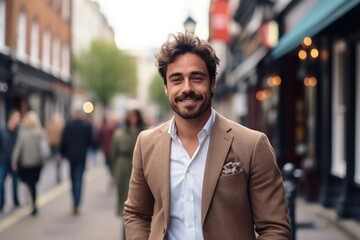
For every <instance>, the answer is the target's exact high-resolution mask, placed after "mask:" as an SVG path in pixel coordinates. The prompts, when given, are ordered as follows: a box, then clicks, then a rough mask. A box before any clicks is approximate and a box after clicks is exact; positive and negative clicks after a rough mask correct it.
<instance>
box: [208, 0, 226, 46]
mask: <svg viewBox="0 0 360 240" xmlns="http://www.w3.org/2000/svg"><path fill="white" fill-rule="evenodd" d="M229 25H230V11H229V3H228V1H227V0H217V1H212V2H211V10H210V40H217V41H224V42H228V41H229V40H230V34H229Z"/></svg>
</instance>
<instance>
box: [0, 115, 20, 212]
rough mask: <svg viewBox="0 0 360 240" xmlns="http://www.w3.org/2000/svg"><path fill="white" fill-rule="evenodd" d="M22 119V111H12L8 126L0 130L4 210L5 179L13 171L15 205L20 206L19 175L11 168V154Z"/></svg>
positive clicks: (0, 185)
mask: <svg viewBox="0 0 360 240" xmlns="http://www.w3.org/2000/svg"><path fill="white" fill-rule="evenodd" d="M20 120H21V119H20V112H19V111H17V110H13V111H11V112H10V114H9V118H8V121H7V125H6V128H5V129H2V130H1V131H0V211H3V207H4V203H5V180H6V176H7V175H8V173H11V177H12V192H13V202H14V207H18V206H19V198H18V192H17V191H18V190H17V186H18V177H17V173H16V172H15V171H13V170H12V169H11V155H12V152H13V150H14V146H15V142H16V138H17V135H18V129H19V125H20Z"/></svg>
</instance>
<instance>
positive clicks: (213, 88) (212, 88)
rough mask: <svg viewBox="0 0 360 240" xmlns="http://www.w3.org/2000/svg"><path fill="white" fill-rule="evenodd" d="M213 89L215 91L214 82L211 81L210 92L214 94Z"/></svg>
mask: <svg viewBox="0 0 360 240" xmlns="http://www.w3.org/2000/svg"><path fill="white" fill-rule="evenodd" d="M215 89H216V81H215V80H213V81H212V82H211V92H212V93H214V92H215Z"/></svg>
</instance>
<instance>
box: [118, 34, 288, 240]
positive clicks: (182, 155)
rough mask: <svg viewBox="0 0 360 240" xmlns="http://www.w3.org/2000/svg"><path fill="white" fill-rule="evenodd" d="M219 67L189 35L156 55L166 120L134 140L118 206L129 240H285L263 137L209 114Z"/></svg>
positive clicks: (207, 48)
mask: <svg viewBox="0 0 360 240" xmlns="http://www.w3.org/2000/svg"><path fill="white" fill-rule="evenodd" d="M219 63H220V60H219V58H218V57H217V56H216V53H215V51H214V49H213V48H212V46H211V45H210V44H209V43H208V42H207V41H205V40H200V39H199V38H198V37H197V36H196V35H194V34H189V33H178V34H177V35H170V37H169V39H168V41H166V42H165V43H164V44H163V45H162V46H161V48H160V49H159V52H158V53H157V55H156V66H157V67H158V71H159V73H160V75H161V77H162V79H163V83H164V86H163V88H164V90H165V94H166V95H167V97H168V100H169V104H170V106H171V108H172V110H173V113H174V116H173V117H172V119H171V120H169V121H167V122H166V123H164V124H161V125H159V126H158V127H155V128H152V129H150V130H145V131H143V132H141V133H140V134H139V137H138V139H137V142H136V146H135V150H134V155H133V162H132V165H133V167H132V173H131V179H130V185H129V194H128V198H127V200H126V202H125V206H124V219H125V226H126V238H127V239H128V240H130V239H149V240H151V239H186V240H195V239H208V240H209V239H216V240H217V239H226V240H231V239H246V240H250V239H256V238H258V239H283V240H285V239H290V225H289V218H288V209H287V204H286V200H285V193H284V186H283V181H282V176H281V172H280V170H279V168H278V166H277V164H276V159H275V155H274V150H273V148H272V147H271V145H270V142H269V140H268V138H267V137H266V135H265V134H263V133H260V132H258V131H254V130H251V129H248V128H246V127H244V126H242V125H240V124H238V123H235V122H233V121H230V120H229V119H226V118H225V117H223V116H222V115H220V114H219V113H217V112H216V111H215V110H214V109H213V108H212V106H211V101H212V97H213V94H214V91H215V87H216V74H217V72H216V71H217V70H216V69H217V66H218V65H219Z"/></svg>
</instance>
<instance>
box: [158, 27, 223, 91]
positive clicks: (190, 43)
mask: <svg viewBox="0 0 360 240" xmlns="http://www.w3.org/2000/svg"><path fill="white" fill-rule="evenodd" d="M185 53H193V54H196V55H198V56H199V57H200V58H201V59H202V60H203V61H204V62H205V64H206V67H207V69H208V72H209V78H210V81H211V82H212V81H215V79H216V75H217V71H216V68H217V66H218V65H219V63H220V60H219V58H218V57H217V56H216V53H215V50H214V49H213V48H212V46H211V45H210V43H209V42H207V41H205V40H201V39H199V37H197V36H196V35H194V34H191V33H178V34H177V35H175V34H170V35H169V37H168V40H167V41H166V42H165V43H164V44H163V45H162V46H161V48H160V50H159V52H158V53H157V54H156V55H155V58H156V63H155V65H156V67H157V68H158V71H159V73H160V75H161V77H162V79H163V80H164V85H166V83H167V81H166V71H167V67H168V65H169V64H170V63H172V62H174V61H175V59H176V58H177V57H178V56H179V55H183V54H185Z"/></svg>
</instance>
